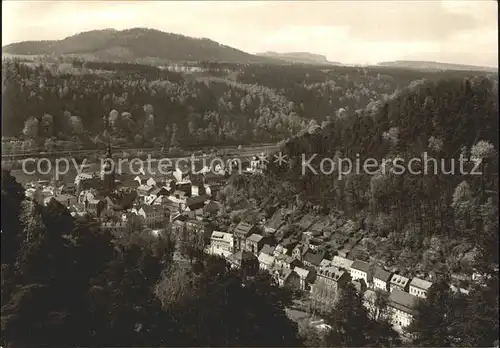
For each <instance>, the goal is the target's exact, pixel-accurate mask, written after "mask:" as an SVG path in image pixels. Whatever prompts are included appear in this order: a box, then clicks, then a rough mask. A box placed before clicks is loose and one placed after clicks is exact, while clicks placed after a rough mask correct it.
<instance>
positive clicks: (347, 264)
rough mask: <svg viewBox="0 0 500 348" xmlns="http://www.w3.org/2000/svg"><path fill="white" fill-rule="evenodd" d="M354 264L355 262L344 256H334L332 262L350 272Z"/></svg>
mask: <svg viewBox="0 0 500 348" xmlns="http://www.w3.org/2000/svg"><path fill="white" fill-rule="evenodd" d="M353 263H354V261H353V260H349V259H346V258H345V257H342V256H334V257H333V260H332V264H333V265H334V266H336V267H338V268H344V269H346V270H350V269H351V266H352V264H353Z"/></svg>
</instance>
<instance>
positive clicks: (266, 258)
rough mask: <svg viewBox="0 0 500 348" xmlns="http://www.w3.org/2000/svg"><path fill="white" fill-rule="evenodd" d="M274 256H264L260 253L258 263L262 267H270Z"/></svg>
mask: <svg viewBox="0 0 500 348" xmlns="http://www.w3.org/2000/svg"><path fill="white" fill-rule="evenodd" d="M274 260H275V259H274V256H271V255H268V254H265V253H263V252H261V253H260V254H259V263H262V264H264V265H268V266H272V265H273V264H274Z"/></svg>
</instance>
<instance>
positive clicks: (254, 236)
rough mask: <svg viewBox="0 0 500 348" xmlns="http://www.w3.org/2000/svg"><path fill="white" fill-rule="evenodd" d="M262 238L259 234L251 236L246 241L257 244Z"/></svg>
mask: <svg viewBox="0 0 500 348" xmlns="http://www.w3.org/2000/svg"><path fill="white" fill-rule="evenodd" d="M262 238H263V237H262V236H261V235H260V234H256V233H254V234H252V235H251V236H250V237H248V238H247V240H249V241H251V242H254V243H258V242H260V241H261V240H262Z"/></svg>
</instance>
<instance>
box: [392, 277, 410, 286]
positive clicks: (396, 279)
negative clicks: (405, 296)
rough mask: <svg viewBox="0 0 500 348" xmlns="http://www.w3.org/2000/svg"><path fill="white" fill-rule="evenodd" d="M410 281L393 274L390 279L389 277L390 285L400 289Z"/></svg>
mask: <svg viewBox="0 0 500 348" xmlns="http://www.w3.org/2000/svg"><path fill="white" fill-rule="evenodd" d="M409 281H410V279H408V278H406V277H403V276H401V275H399V274H394V275H393V276H392V277H391V284H393V285H398V286H402V287H405V286H406V285H407V284H408V282H409Z"/></svg>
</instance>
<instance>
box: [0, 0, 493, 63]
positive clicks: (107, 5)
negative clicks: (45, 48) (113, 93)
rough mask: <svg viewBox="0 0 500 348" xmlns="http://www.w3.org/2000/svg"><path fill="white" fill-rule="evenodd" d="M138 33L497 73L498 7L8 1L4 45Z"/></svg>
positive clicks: (476, 2)
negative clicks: (97, 32)
mask: <svg viewBox="0 0 500 348" xmlns="http://www.w3.org/2000/svg"><path fill="white" fill-rule="evenodd" d="M133 27H148V28H153V29H159V30H162V31H168V32H173V33H180V34H184V35H188V36H193V37H208V38H210V39H212V40H215V41H218V42H220V43H223V44H225V45H229V46H232V47H235V48H238V49H241V50H243V51H246V52H249V53H257V52H263V51H277V52H304V51H306V52H311V53H317V54H323V55H326V56H327V57H328V59H329V60H332V61H339V62H342V63H347V64H363V63H376V62H379V61H386V60H398V59H399V60H404V59H408V60H417V59H418V60H433V61H440V62H449V63H463V64H472V65H487V66H497V64H498V39H497V37H498V20H497V2H496V1H494V0H473V1H466V0H462V1H451V0H444V1H438V0H431V1H425V0H420V1H396V0H391V1H354V0H353V1H345V2H344V1H289V2H288V1H249V2H240V1H232V2H230V1H226V2H224V1H218V2H210V1H203V2H195V1H189V2H187V1H186V2H175V1H156V2H149V1H138V0H136V1H127V2H121V1H95V0H94V1H74V2H72V1H33V2H30V1H23V0H17V1H15V0H7V1H2V41H3V45H6V44H8V43H12V42H18V41H25V40H51V39H62V38H64V37H66V36H69V35H73V34H75V33H78V32H81V31H87V30H93V29H105V28H115V29H127V28H133Z"/></svg>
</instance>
